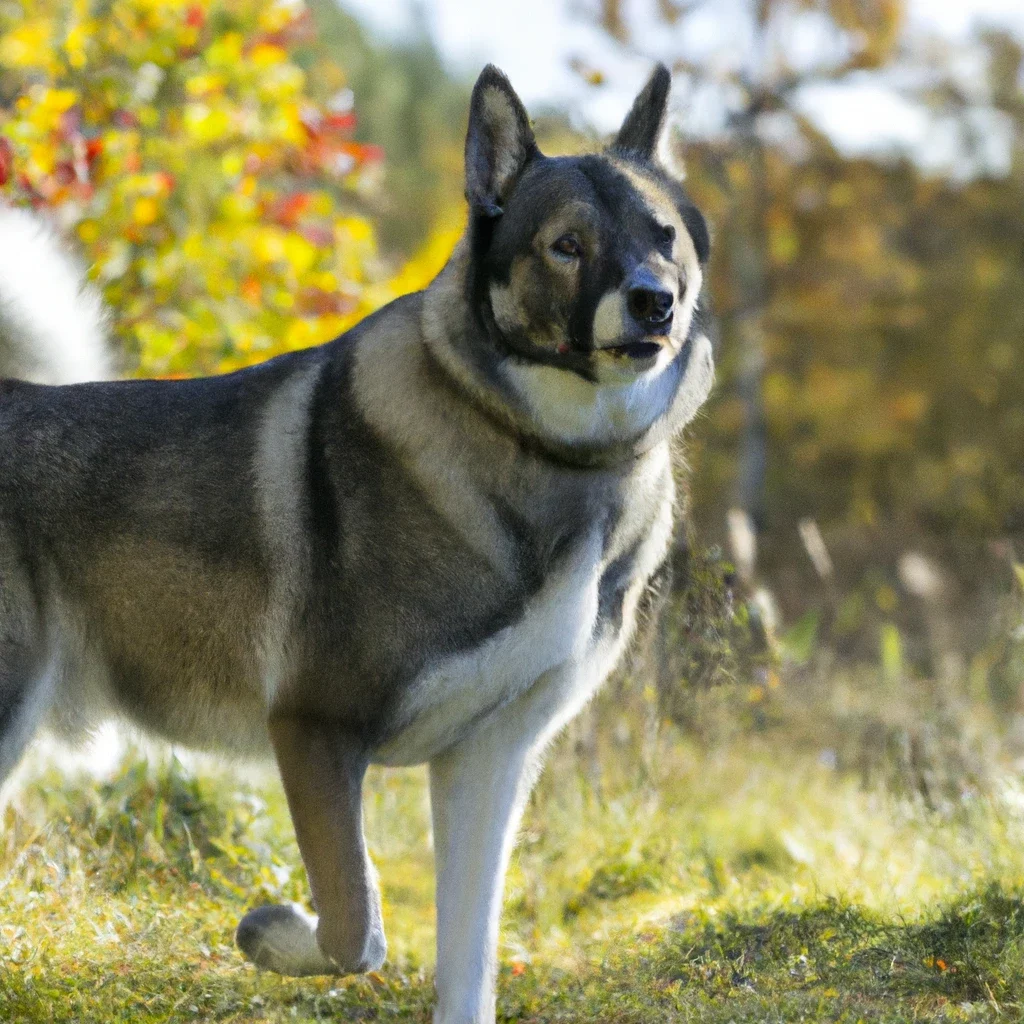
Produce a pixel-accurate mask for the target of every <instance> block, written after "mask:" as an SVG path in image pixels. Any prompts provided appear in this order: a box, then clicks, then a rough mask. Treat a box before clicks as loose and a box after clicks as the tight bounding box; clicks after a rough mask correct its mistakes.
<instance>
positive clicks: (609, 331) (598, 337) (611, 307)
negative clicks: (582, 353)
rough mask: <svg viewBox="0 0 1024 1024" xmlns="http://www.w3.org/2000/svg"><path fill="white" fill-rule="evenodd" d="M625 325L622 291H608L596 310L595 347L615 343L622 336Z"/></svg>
mask: <svg viewBox="0 0 1024 1024" xmlns="http://www.w3.org/2000/svg"><path fill="white" fill-rule="evenodd" d="M623 326H624V325H623V303H622V292H620V291H619V290H618V289H615V291H611V292H606V293H605V294H604V295H602V296H601V301H600V302H599V303H598V304H597V309H596V310H595V311H594V331H593V335H594V347H595V348H605V347H606V346H608V345H613V344H614V343H615V342H616V341H618V340H619V338H621V337H622V330H623Z"/></svg>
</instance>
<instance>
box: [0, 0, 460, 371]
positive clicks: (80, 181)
mask: <svg viewBox="0 0 1024 1024" xmlns="http://www.w3.org/2000/svg"><path fill="white" fill-rule="evenodd" d="M309 25H310V21H309V15H308V12H307V11H306V9H305V8H304V7H303V6H302V5H301V3H295V2H292V0H287V2H280V3H273V4H267V3H265V2H263V0H171V2H167V0H74V2H73V3H71V4H68V3H67V2H66V0H14V2H13V3H10V4H7V5H6V6H5V7H3V8H0V63H2V65H3V68H4V72H5V84H6V87H7V88H8V90H13V93H14V96H13V100H14V102H13V103H11V104H10V105H8V106H6V107H4V108H2V109H0V175H3V176H5V177H6V180H3V179H2V178H0V186H2V192H3V193H5V194H6V197H7V199H9V200H13V201H14V202H20V203H29V204H32V205H34V206H36V207H41V208H48V209H51V210H54V211H55V212H57V211H59V215H60V220H61V222H62V223H63V224H65V225H69V226H70V228H71V230H72V231H73V232H74V234H75V235H76V236H77V238H78V240H79V241H80V243H81V244H82V246H83V248H84V249H85V252H86V254H87V256H88V259H89V260H90V262H91V264H92V266H93V273H94V276H95V277H96V278H97V280H98V282H99V283H100V285H101V286H102V288H103V290H104V293H105V297H106V299H107V301H108V302H109V303H110V305H111V306H112V307H113V308H114V310H115V314H116V329H117V331H118V332H119V334H120V335H121V338H122V340H123V341H124V343H125V346H126V348H127V350H128V351H129V353H131V355H132V356H133V357H134V359H135V361H136V364H137V372H138V373H139V374H141V375H144V376H150V375H182V374H190V373H197V372H213V371H218V370H227V369H231V368H234V367H237V366H241V365H244V364H246V363H248V362H253V361H256V360H259V359H263V358H266V357H268V356H271V355H275V354H278V353H280V352H285V351H289V350H291V349H295V348H300V347H303V346H306V345H311V344H315V343H317V342H321V341H324V340H327V339H329V338H331V337H333V336H335V335H337V334H338V333H339V332H341V331H343V330H345V329H347V328H348V327H350V326H352V325H353V324H354V323H355V322H357V321H358V320H359V319H360V318H362V317H363V316H365V315H366V314H367V313H369V312H371V311H372V310H373V309H374V308H376V307H377V306H379V305H380V304H381V303H383V302H386V301H388V300H390V299H391V298H394V297H395V296H397V295H399V294H402V293H403V292H405V291H409V290H413V289H415V288H419V287H422V286H423V285H425V284H426V283H428V282H429V280H430V278H431V277H433V275H434V274H435V273H436V272H437V270H438V269H439V268H440V266H441V265H443V262H444V260H445V259H446V258H447V256H448V253H449V252H450V251H451V247H452V245H453V244H454V240H455V238H456V237H457V232H455V231H453V230H449V229H447V228H446V229H444V230H440V231H438V232H437V234H436V235H435V237H434V238H432V239H431V240H430V241H429V243H428V244H427V245H426V246H425V247H424V249H423V251H422V252H421V253H419V254H418V255H417V256H416V258H415V259H413V260H412V261H411V262H410V264H409V265H408V266H406V267H404V268H402V269H401V270H400V271H399V272H398V273H397V274H396V275H395V276H394V277H392V278H388V277H387V275H386V273H385V272H384V271H383V269H382V266H383V265H382V261H381V260H380V258H379V255H378V252H377V244H376V236H375V232H374V228H373V225H372V223H370V221H368V220H367V219H366V218H365V217H363V216H360V215H359V214H358V213H357V212H356V205H357V203H356V198H355V190H356V187H357V186H360V185H361V181H362V177H363V174H364V171H365V170H366V169H367V168H368V167H369V166H370V165H372V163H373V162H374V161H376V160H378V159H379V158H380V154H379V152H378V151H377V150H376V149H375V148H374V147H370V146H365V145H362V144H358V143H356V142H354V141H353V139H352V137H351V129H352V127H353V123H354V119H353V118H352V117H351V116H350V115H346V114H343V113H342V114H339V113H337V112H336V111H333V110H331V109H330V108H328V107H322V106H319V105H318V104H317V103H316V102H314V100H313V99H312V98H311V97H310V96H308V95H306V93H305V89H306V76H305V74H304V72H303V70H302V67H301V66H300V63H299V57H300V50H301V47H302V46H303V44H304V40H305V38H306V34H307V33H308V29H309ZM335 78H336V80H337V81H338V83H339V84H343V83H344V74H343V72H342V71H341V69H337V73H336V76H335ZM5 153H6V157H5Z"/></svg>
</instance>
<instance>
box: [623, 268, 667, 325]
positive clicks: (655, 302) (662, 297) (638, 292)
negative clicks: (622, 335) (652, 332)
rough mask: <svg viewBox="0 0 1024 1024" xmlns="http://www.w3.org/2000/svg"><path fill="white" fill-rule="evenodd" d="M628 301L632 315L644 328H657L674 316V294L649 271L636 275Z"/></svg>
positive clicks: (628, 294)
mask: <svg viewBox="0 0 1024 1024" xmlns="http://www.w3.org/2000/svg"><path fill="white" fill-rule="evenodd" d="M626 301H627V305H628V306H629V312H630V315H631V316H632V317H633V319H634V320H638V321H639V322H640V323H641V324H643V325H644V326H648V327H657V326H658V325H660V324H663V323H665V321H666V320H668V318H669V317H670V316H671V315H672V302H673V298H672V293H671V292H670V291H666V289H665V288H663V287H662V285H661V282H660V281H659V280H658V279H657V278H656V277H655V276H654V275H653V274H652V273H651V272H650V271H649V270H647V269H643V270H641V271H639V272H638V273H637V274H635V275H634V277H633V280H632V281H631V282H630V287H629V291H628V293H627V300H626Z"/></svg>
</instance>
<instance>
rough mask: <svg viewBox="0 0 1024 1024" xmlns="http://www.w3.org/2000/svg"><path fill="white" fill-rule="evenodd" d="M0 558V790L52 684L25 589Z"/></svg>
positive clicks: (45, 705) (36, 722)
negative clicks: (6, 569)
mask: <svg viewBox="0 0 1024 1024" xmlns="http://www.w3.org/2000/svg"><path fill="white" fill-rule="evenodd" d="M4 568H5V566H4V562H3V560H2V559H0V785H2V784H3V782H4V780H5V779H6V778H7V777H8V775H10V773H11V772H12V771H13V770H14V769H15V767H17V764H18V762H19V761H20V760H21V755H22V754H23V753H24V751H25V747H26V746H27V745H28V742H29V740H31V739H32V736H33V735H34V733H35V731H36V729H37V728H38V726H39V724H40V722H41V721H42V719H43V717H44V716H45V714H46V711H47V709H48V707H49V704H50V698H51V696H52V689H53V687H52V682H53V681H52V679H51V678H50V677H49V675H48V674H47V672H46V652H45V645H44V644H43V642H42V638H41V631H40V628H39V625H40V624H39V621H38V616H37V614H36V612H35V609H34V603H33V601H32V596H31V592H30V591H28V588H24V590H25V592H22V591H23V588H16V587H15V580H14V574H13V573H11V572H4Z"/></svg>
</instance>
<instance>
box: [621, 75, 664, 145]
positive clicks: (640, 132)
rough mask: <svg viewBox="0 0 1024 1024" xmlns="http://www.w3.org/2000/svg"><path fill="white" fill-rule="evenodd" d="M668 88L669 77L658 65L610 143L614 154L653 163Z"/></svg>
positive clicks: (662, 125) (662, 121)
mask: <svg viewBox="0 0 1024 1024" xmlns="http://www.w3.org/2000/svg"><path fill="white" fill-rule="evenodd" d="M671 85H672V75H671V74H670V73H669V70H668V68H667V67H665V65H664V64H659V65H658V66H657V67H656V68H655V69H654V73H653V74H652V75H651V77H650V78H649V79H648V80H647V84H646V85H645V86H644V87H643V89H641V91H640V95H639V96H637V98H636V99H635V100H634V101H633V106H632V108H631V109H630V111H629V113H628V114H627V115H626V120H625V121H623V122H622V127H621V128H620V129H619V134H618V135H616V136H615V141H614V142H613V143H612V149H613V150H614V151H615V152H617V153H621V154H622V155H623V156H626V157H632V158H633V159H635V160H644V161H649V160H651V159H653V157H654V154H655V152H656V151H657V149H658V143H659V141H660V140H661V133H662V131H663V130H664V128H665V112H666V111H667V110H668V92H669V88H670V87H671Z"/></svg>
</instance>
